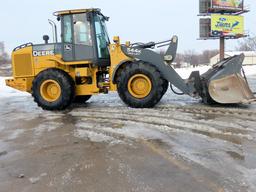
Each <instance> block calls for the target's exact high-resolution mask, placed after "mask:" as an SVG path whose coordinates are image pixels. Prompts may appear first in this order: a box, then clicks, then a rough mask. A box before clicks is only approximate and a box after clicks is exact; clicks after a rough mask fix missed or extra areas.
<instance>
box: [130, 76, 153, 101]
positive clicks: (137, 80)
mask: <svg viewBox="0 0 256 192" xmlns="http://www.w3.org/2000/svg"><path fill="white" fill-rule="evenodd" d="M151 89H152V83H151V80H150V79H149V78H148V77H147V76H146V75H144V74H137V75H134V76H132V77H131V78H130V80H129V82H128V90H129V92H130V94H131V95H132V96H133V97H135V98H138V99H142V98H145V97H147V96H148V95H149V94H150V91H151Z"/></svg>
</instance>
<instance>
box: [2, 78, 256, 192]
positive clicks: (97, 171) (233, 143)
mask: <svg viewBox="0 0 256 192" xmlns="http://www.w3.org/2000/svg"><path fill="white" fill-rule="evenodd" d="M250 82H252V83H254V82H256V78H255V77H252V78H250ZM254 85H255V83H254ZM255 119H256V107H255V106H229V107H226V108H223V107H220V106H213V107H210V106H204V105H202V104H201V103H200V102H199V101H197V100H194V99H191V98H189V97H186V96H174V95H173V94H172V93H171V92H170V91H168V94H167V95H166V96H165V97H164V98H163V100H162V102H161V103H160V104H159V105H158V106H157V107H156V108H154V109H131V108H128V107H126V106H125V105H124V104H123V103H122V102H121V101H120V99H119V98H118V96H117V95H116V94H114V93H113V94H110V95H101V96H95V97H93V98H92V99H91V100H90V101H89V103H88V104H83V105H82V106H78V105H73V106H72V107H71V108H70V109H68V110H66V111H63V112H48V111H43V110H41V109H40V108H38V107H37V106H36V104H35V103H34V102H33V99H32V98H31V97H30V96H28V95H17V96H12V95H11V94H10V95H8V96H4V97H0V189H1V190H0V191H1V192H32V191H37V192H45V191H49V192H51V191H53V192H55V191H56V192H70V191H74V192H80V191H81V192H87V191H88V192H94V191H95V192H195V191H196V192H206V191H207V192H229V191H230V192H240V191H241V192H243V191H246V192H247V191H248V192H254V191H256V139H255V138H256V121H255Z"/></svg>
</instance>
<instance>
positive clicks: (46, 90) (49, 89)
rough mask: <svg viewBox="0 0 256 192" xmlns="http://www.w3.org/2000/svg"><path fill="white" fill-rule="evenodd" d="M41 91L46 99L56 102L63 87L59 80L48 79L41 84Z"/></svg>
mask: <svg viewBox="0 0 256 192" xmlns="http://www.w3.org/2000/svg"><path fill="white" fill-rule="evenodd" d="M40 93H41V96H42V97H43V99H44V100H46V101H48V102H54V101H56V100H58V99H59V98H60V96H61V88H60V85H59V83H58V82H57V81H55V80H46V81H44V82H43V83H42V84H41V86H40Z"/></svg>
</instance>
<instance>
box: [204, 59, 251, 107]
mask: <svg viewBox="0 0 256 192" xmlns="http://www.w3.org/2000/svg"><path fill="white" fill-rule="evenodd" d="M243 60H244V55H243V54H241V55H237V56H234V57H231V58H229V59H225V60H223V61H221V62H219V63H217V64H216V65H215V66H214V67H213V68H212V69H210V70H209V71H208V72H206V73H205V74H203V75H202V77H203V78H204V79H206V80H207V88H208V90H207V91H208V96H210V97H211V99H212V100H213V101H215V102H217V103H220V104H240V103H243V104H247V103H252V102H255V101H256V98H255V96H254V94H253V92H252V91H251V89H250V87H249V85H248V82H247V79H246V77H245V75H244V74H243V75H244V76H243V75H242V63H243Z"/></svg>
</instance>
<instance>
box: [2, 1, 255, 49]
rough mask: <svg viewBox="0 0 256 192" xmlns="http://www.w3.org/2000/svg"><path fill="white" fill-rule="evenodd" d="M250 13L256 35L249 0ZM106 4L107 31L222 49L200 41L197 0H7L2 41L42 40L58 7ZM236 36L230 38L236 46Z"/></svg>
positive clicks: (138, 38)
mask: <svg viewBox="0 0 256 192" xmlns="http://www.w3.org/2000/svg"><path fill="white" fill-rule="evenodd" d="M245 5H248V6H249V8H250V9H251V12H250V13H248V14H245V28H246V31H248V32H249V33H250V34H251V35H255V34H256V2H255V0H245ZM92 7H94V8H101V10H102V12H103V13H104V14H105V15H107V16H109V17H110V21H109V22H108V31H109V34H110V36H111V39H112V36H114V35H119V36H120V38H121V40H122V41H126V40H130V41H132V42H136V41H140V42H147V41H158V40H166V39H169V38H170V37H171V36H172V35H174V34H175V35H178V36H179V39H180V43H179V52H183V51H185V50H189V49H194V50H196V51H197V52H200V51H202V50H204V49H217V48H218V41H213V40H210V41H198V40H197V38H198V36H199V18H198V17H197V14H198V11H199V8H198V7H199V5H198V0H183V1H182V0H157V1H153V0H120V1H118V0H6V1H2V3H1V11H0V18H1V23H2V25H1V30H0V41H4V42H5V43H6V48H7V51H8V52H10V51H11V50H12V49H13V48H14V47H15V46H17V45H20V44H23V43H27V42H33V43H42V42H43V40H42V36H43V35H44V34H48V35H49V36H50V37H51V36H52V32H51V28H50V25H49V24H48V21H47V19H54V20H55V17H54V16H53V15H52V13H53V12H54V11H57V10H63V9H78V8H92ZM236 45H237V40H229V41H227V49H228V50H232V49H234V48H235V46H236Z"/></svg>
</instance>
